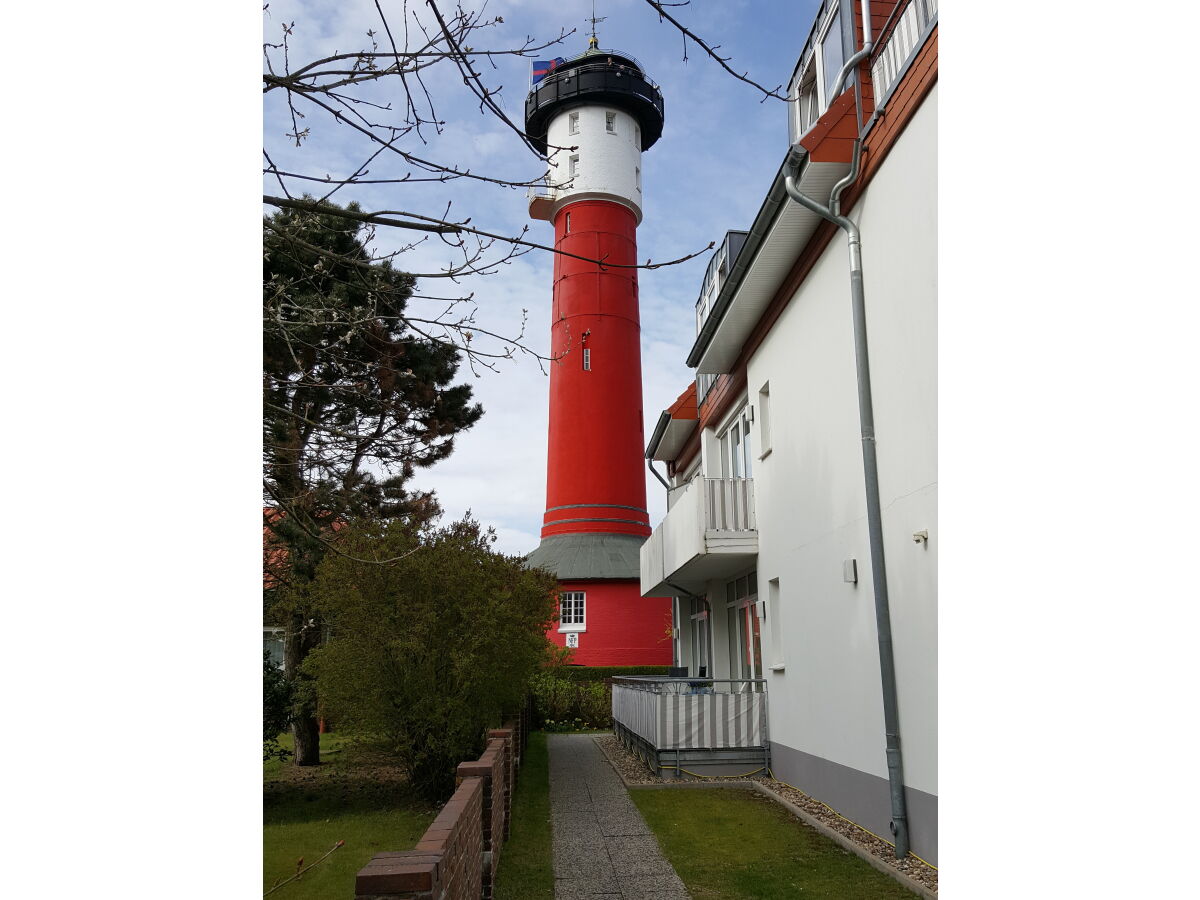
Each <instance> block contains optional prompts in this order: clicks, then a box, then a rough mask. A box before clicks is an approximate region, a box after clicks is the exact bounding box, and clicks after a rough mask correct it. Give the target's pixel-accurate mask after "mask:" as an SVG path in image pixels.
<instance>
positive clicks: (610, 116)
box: [604, 109, 617, 134]
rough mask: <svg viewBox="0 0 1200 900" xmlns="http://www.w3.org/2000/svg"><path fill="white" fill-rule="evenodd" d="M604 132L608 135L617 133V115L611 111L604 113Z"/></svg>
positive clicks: (607, 110)
mask: <svg viewBox="0 0 1200 900" xmlns="http://www.w3.org/2000/svg"><path fill="white" fill-rule="evenodd" d="M604 130H605V131H607V132H608V133H609V134H616V133H617V114H616V113H615V112H613V111H612V110H611V109H606V110H605V111H604Z"/></svg>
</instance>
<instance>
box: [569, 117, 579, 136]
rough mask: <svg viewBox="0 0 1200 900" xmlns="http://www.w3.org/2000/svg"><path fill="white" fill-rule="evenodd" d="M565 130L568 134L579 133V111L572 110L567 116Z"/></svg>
mask: <svg viewBox="0 0 1200 900" xmlns="http://www.w3.org/2000/svg"><path fill="white" fill-rule="evenodd" d="M567 131H568V132H569V133H570V134H579V113H577V112H573V113H571V114H570V115H569V116H567Z"/></svg>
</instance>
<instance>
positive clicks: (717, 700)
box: [612, 676, 769, 774]
mask: <svg viewBox="0 0 1200 900" xmlns="http://www.w3.org/2000/svg"><path fill="white" fill-rule="evenodd" d="M766 691H767V685H766V682H765V681H764V680H762V679H754V678H740V679H712V678H651V677H642V676H621V677H617V678H614V679H613V691H612V714H613V723H614V726H615V730H616V732H617V735H618V736H619V737H620V738H621V739H622V741H623V742H624V743H625V745H626V746H627V747H628V748H629V749H631V750H633V751H634V752H636V753H637V754H638V755H639V756H641V758H642V759H643V760H644V761H645V762H646V763H647V765H649V766H650V768H652V769H654V770H655V772H656V773H657V774H663V772H662V770H663V769H667V770H671V769H674V770H677V771H679V770H681V769H682V766H681V763H684V762H686V763H687V765H689V766H697V767H705V768H709V769H710V770H711V769H712V768H713V767H714V766H715V767H717V768H720V767H722V766H728V767H732V768H734V769H741V770H742V771H744V770H745V767H746V766H747V765H753V764H756V763H761V765H762V766H765V765H766V764H767V758H768V756H767V754H768V747H769V738H768V733H767V693H766ZM671 762H674V763H675V765H671V764H670V763H671ZM685 771H686V770H685ZM713 774H716V773H715V772H714V773H713ZM724 774H728V773H724Z"/></svg>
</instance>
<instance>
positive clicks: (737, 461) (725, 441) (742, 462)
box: [718, 406, 751, 478]
mask: <svg viewBox="0 0 1200 900" xmlns="http://www.w3.org/2000/svg"><path fill="white" fill-rule="evenodd" d="M750 421H751V419H750V408H749V407H748V406H744V407H742V409H741V411H740V412H739V413H738V414H737V415H736V416H734V419H733V424H731V425H730V426H729V427H728V428H727V429H725V432H724V433H723V434H722V435H721V436H720V437H719V438H718V440H719V441H720V446H721V475H722V477H724V478H749V477H751V468H750V458H751V451H750Z"/></svg>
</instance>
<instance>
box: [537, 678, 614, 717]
mask: <svg viewBox="0 0 1200 900" xmlns="http://www.w3.org/2000/svg"><path fill="white" fill-rule="evenodd" d="M530 693H531V694H532V695H533V712H534V720H535V721H536V722H537V723H538V724H539V725H540V726H541V727H542V729H543V730H545V731H581V730H590V729H596V728H610V727H612V688H611V687H610V686H609V685H608V684H606V683H604V682H600V681H591V682H588V681H583V682H572V681H568V680H567V679H565V678H560V677H558V676H557V675H555V674H551V673H550V672H539V673H538V674H537V675H534V676H533V678H532V679H531V680H530Z"/></svg>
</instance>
